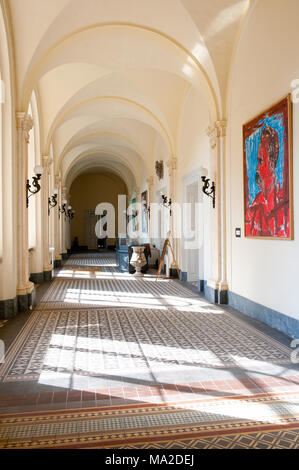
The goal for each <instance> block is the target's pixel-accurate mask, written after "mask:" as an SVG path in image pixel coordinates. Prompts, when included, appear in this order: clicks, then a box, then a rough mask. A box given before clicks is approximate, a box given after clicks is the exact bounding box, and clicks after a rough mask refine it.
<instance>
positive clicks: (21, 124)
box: [16, 112, 34, 144]
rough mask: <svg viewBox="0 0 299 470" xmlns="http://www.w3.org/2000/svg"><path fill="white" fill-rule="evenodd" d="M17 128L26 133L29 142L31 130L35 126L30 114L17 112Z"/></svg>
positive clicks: (26, 139)
mask: <svg viewBox="0 0 299 470" xmlns="http://www.w3.org/2000/svg"><path fill="white" fill-rule="evenodd" d="M16 116H17V130H18V131H19V130H20V131H23V132H24V134H25V141H26V143H27V144H29V137H30V136H29V132H30V130H31V129H32V127H33V124H34V122H33V119H32V117H31V116H30V114H26V113H23V112H17V113H16Z"/></svg>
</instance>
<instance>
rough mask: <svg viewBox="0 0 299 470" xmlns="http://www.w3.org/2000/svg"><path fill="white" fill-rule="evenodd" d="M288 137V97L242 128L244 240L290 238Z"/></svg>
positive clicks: (289, 139) (290, 143)
mask: <svg viewBox="0 0 299 470" xmlns="http://www.w3.org/2000/svg"><path fill="white" fill-rule="evenodd" d="M292 133H293V123H292V102H291V96H290V95H288V96H286V97H285V98H283V99H282V100H281V101H279V102H278V103H276V104H275V105H273V106H272V107H271V108H269V109H267V110H266V111H264V112H263V113H261V114H260V115H258V116H257V117H255V118H254V119H252V120H251V121H250V122H248V123H246V124H244V125H243V167H244V217H245V221H244V225H245V230H244V233H245V237H251V238H264V239H277V240H293V238H294V235H293V225H294V224H293V167H292V164H293V158H292V150H293V149H292V147H293V143H292V142H293V139H292V138H293V135H292Z"/></svg>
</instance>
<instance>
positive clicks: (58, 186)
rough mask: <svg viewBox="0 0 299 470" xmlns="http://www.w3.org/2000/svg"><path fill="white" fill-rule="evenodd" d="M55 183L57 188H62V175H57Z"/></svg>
mask: <svg viewBox="0 0 299 470" xmlns="http://www.w3.org/2000/svg"><path fill="white" fill-rule="evenodd" d="M54 182H55V186H56V188H57V189H59V188H60V183H61V176H60V175H55V178H54Z"/></svg>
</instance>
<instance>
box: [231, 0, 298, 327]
mask: <svg viewBox="0 0 299 470" xmlns="http://www.w3.org/2000/svg"><path fill="white" fill-rule="evenodd" d="M298 18H299V2H298V1H297V0H284V1H283V2H282V1H281V0H262V1H259V2H257V3H256V6H255V8H254V10H253V11H252V13H251V15H250V17H249V19H248V23H247V25H246V26H245V29H244V31H243V34H242V36H241V41H240V44H239V48H238V52H237V57H236V62H235V66H234V70H233V75H232V83H231V97H230V111H229V119H230V121H231V126H230V130H229V134H228V143H229V152H228V158H229V162H228V188H229V187H231V192H230V197H229V212H230V221H231V224H230V227H229V233H230V237H229V284H230V286H229V287H230V290H231V291H233V292H234V293H237V294H239V295H241V296H244V297H246V298H248V299H250V300H252V301H254V302H257V303H260V304H262V305H265V306H267V307H269V308H272V309H274V310H277V311H279V312H281V313H284V314H286V315H289V316H291V317H295V318H299V308H298V298H297V290H298V261H299V242H298V230H299V214H298V202H299V192H298V185H299V173H298V170H299V168H298V163H299V128H298V125H299V104H297V105H294V162H293V168H294V223H295V226H294V229H295V240H294V241H281V240H260V239H256V240H254V239H245V238H244V237H243V236H242V238H241V239H237V238H235V237H234V230H235V227H242V234H244V222H243V220H244V211H243V161H242V158H243V156H242V155H243V154H242V125H243V124H244V123H246V122H247V121H249V120H250V119H251V118H253V117H255V116H256V115H258V114H259V113H260V112H262V111H263V110H264V109H266V108H268V107H270V106H271V105H272V104H274V103H275V102H277V101H278V100H280V99H281V98H283V97H284V96H285V95H286V94H287V93H289V92H290V91H291V88H290V84H291V81H292V80H293V79H294V78H299V40H298V39H299V33H298Z"/></svg>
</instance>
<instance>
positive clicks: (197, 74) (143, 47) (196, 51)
mask: <svg viewBox="0 0 299 470" xmlns="http://www.w3.org/2000/svg"><path fill="white" fill-rule="evenodd" d="M251 4H252V2H251V0H209V1H208V2H207V1H206V0H150V1H148V0H109V1H107V0H86V1H84V2H82V0H26V1H24V0H7V5H8V7H9V10H10V17H11V27H12V34H13V39H14V46H15V64H16V77H17V84H16V85H17V105H18V110H22V111H23V110H26V109H28V105H29V102H30V98H31V95H32V92H33V91H35V93H36V95H37V97H38V101H39V110H40V121H41V122H40V124H41V126H40V128H41V147H42V148H41V152H42V153H43V154H45V155H47V154H49V151H50V147H51V146H53V153H54V156H55V173H56V174H58V172H61V174H62V175H63V179H64V182H65V184H67V185H69V184H71V182H72V181H73V179H74V178H75V177H76V176H77V175H78V174H80V172H82V171H84V170H86V169H91V168H96V167H97V168H110V170H111V171H112V172H114V173H115V174H119V173H121V174H122V177H123V179H124V180H125V182H126V184H127V186H128V187H131V186H132V184H133V182H134V181H135V182H136V181H137V180H138V178H139V175H140V174H148V175H149V174H151V173H152V168H153V155H154V149H155V146H156V145H157V143H159V145H163V146H165V148H166V149H167V151H168V153H169V155H170V156H172V155H176V154H177V146H178V142H177V140H178V129H179V126H180V120H181V115H182V109H183V106H184V101H185V98H186V96H187V94H188V92H189V91H190V89H191V88H194V89H195V90H198V93H201V94H202V95H203V97H204V99H205V101H206V104H207V106H208V109H209V114H210V120H211V121H213V120H216V119H222V118H224V117H225V112H226V111H225V110H226V97H227V88H228V81H229V76H230V70H231V66H232V60H233V56H234V51H235V49H236V47H237V43H238V39H239V36H240V31H241V27H242V24H243V22H244V19H245V18H246V15H247V14H248V11H249V10H250V6H251Z"/></svg>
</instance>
